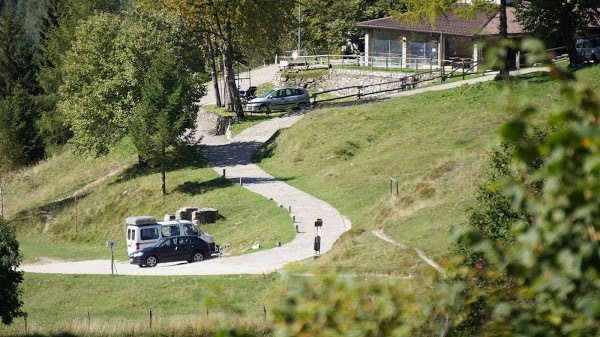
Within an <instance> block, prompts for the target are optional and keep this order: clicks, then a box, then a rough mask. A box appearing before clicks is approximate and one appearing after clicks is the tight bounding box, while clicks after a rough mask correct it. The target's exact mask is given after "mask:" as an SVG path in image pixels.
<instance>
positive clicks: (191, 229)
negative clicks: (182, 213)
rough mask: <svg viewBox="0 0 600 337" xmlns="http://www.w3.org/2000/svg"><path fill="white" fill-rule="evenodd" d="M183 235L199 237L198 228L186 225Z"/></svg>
mask: <svg viewBox="0 0 600 337" xmlns="http://www.w3.org/2000/svg"><path fill="white" fill-rule="evenodd" d="M183 233H184V234H185V235H198V228H196V226H192V225H188V224H184V225H183Z"/></svg>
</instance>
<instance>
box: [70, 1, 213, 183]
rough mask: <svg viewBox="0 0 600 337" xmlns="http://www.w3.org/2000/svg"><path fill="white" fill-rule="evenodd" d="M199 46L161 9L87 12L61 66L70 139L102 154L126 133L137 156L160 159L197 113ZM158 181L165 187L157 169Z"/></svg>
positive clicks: (143, 159) (161, 161)
mask: <svg viewBox="0 0 600 337" xmlns="http://www.w3.org/2000/svg"><path fill="white" fill-rule="evenodd" d="M199 51H200V48H199V47H198V45H197V44H195V43H194V42H193V41H192V40H191V39H190V37H189V35H188V34H187V30H186V29H185V28H184V27H183V25H182V23H181V22H180V21H179V20H178V19H177V18H175V17H172V16H169V15H167V14H165V13H161V12H146V11H143V10H141V9H140V8H138V7H134V8H132V9H130V10H128V11H126V12H124V13H122V14H108V13H99V14H97V15H94V16H92V17H90V18H89V19H88V20H87V21H85V22H84V23H82V25H80V26H79V28H78V29H77V31H76V40H75V42H74V43H73V45H72V47H71V50H70V51H68V52H67V54H66V55H65V57H64V59H63V65H62V67H61V68H62V70H63V81H64V84H63V85H61V87H60V93H61V102H60V103H59V105H58V107H59V109H60V111H61V112H62V113H64V114H65V115H67V116H68V117H69V120H70V123H71V125H72V128H73V131H74V137H73V139H72V141H73V142H74V143H75V144H76V145H78V147H79V148H80V149H82V150H83V151H85V152H90V153H93V154H96V155H101V154H105V153H107V152H108V151H109V149H110V147H111V146H113V145H115V144H116V143H117V142H119V141H120V140H122V139H123V137H126V136H131V137H132V138H133V141H134V144H135V145H136V147H137V151H138V154H139V159H140V162H143V163H156V164H164V159H165V155H166V153H165V151H166V150H167V147H168V146H170V145H172V144H174V143H175V142H176V141H177V138H178V137H179V136H181V135H182V133H183V131H184V130H186V129H188V128H192V127H193V125H194V124H193V123H194V121H195V119H196V118H195V117H196V115H195V113H196V112H197V110H196V109H195V106H194V103H195V102H197V100H198V98H199V97H200V96H201V95H202V94H203V88H202V86H201V85H200V83H201V80H202V78H203V77H202V74H201V73H200V71H201V69H202V67H203V63H202V58H201V57H200V54H199ZM169 58H172V59H173V62H174V63H170V62H167V61H168V60H167V59H169ZM157 62H159V63H157ZM160 62H162V63H160ZM161 67H164V68H165V69H162V70H161V69H160V68H161ZM161 100H164V101H161ZM154 133H156V134H154ZM157 149H158V150H157ZM162 168H163V169H164V165H162ZM163 172H164V171H163ZM162 181H163V188H161V189H162V191H163V192H165V189H164V174H163V179H162Z"/></svg>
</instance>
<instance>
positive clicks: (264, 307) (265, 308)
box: [263, 305, 267, 324]
mask: <svg viewBox="0 0 600 337" xmlns="http://www.w3.org/2000/svg"><path fill="white" fill-rule="evenodd" d="M263 312H264V315H265V324H267V307H266V306H264V305H263Z"/></svg>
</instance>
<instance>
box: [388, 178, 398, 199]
mask: <svg viewBox="0 0 600 337" xmlns="http://www.w3.org/2000/svg"><path fill="white" fill-rule="evenodd" d="M394 183H395V184H396V196H399V195H400V189H399V188H398V179H394V178H390V194H392V195H393V194H394Z"/></svg>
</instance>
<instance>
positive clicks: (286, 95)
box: [246, 87, 310, 113]
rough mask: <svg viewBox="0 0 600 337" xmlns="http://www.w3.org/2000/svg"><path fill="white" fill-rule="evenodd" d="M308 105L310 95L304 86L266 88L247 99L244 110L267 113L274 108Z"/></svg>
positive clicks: (296, 107)
mask: <svg viewBox="0 0 600 337" xmlns="http://www.w3.org/2000/svg"><path fill="white" fill-rule="evenodd" d="M309 105H310V95H309V94H308V92H307V91H306V89H304V88H298V87H285V88H275V89H271V90H268V91H267V92H265V93H264V94H262V95H260V96H258V97H256V98H254V99H252V100H250V101H248V104H246V110H248V111H252V112H266V113H269V112H271V111H274V110H288V109H304V108H306V107H308V106H309Z"/></svg>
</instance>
